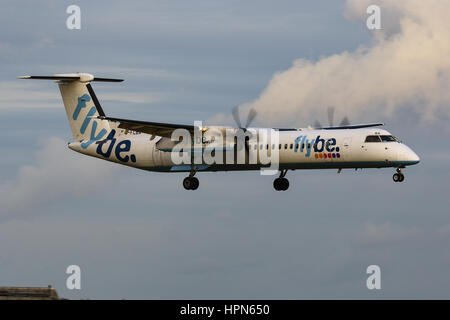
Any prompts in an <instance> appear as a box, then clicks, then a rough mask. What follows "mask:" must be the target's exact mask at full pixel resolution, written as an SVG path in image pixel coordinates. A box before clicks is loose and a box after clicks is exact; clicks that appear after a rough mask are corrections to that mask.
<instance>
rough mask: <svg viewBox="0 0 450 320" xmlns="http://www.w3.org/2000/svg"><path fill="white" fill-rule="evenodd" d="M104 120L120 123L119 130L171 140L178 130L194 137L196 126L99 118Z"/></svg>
mask: <svg viewBox="0 0 450 320" xmlns="http://www.w3.org/2000/svg"><path fill="white" fill-rule="evenodd" d="M98 118H99V119H102V120H108V121H112V122H118V123H119V128H121V129H126V130H133V131H139V132H143V133H147V134H151V135H156V136H160V137H166V138H170V137H171V136H172V132H173V131H175V130H176V129H186V130H188V131H189V132H190V133H191V135H192V136H193V135H194V129H195V127H194V126H190V125H183V124H174V123H161V122H149V121H140V120H128V119H120V118H112V117H104V116H100V117H98Z"/></svg>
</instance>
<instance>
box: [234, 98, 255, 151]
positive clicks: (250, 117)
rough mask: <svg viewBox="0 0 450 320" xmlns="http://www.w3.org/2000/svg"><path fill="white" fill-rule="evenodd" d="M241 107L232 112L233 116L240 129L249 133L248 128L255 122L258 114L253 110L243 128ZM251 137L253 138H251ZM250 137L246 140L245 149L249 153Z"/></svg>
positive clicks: (237, 106) (236, 107)
mask: <svg viewBox="0 0 450 320" xmlns="http://www.w3.org/2000/svg"><path fill="white" fill-rule="evenodd" d="M239 108H240V105H236V106H235V107H234V108H233V110H232V111H231V113H232V115H233V119H234V121H235V122H236V124H237V126H238V128H239V129H242V131H244V133H246V132H247V128H248V127H249V126H250V124H251V123H252V122H253V120H255V118H256V116H257V112H256V110H255V109H253V108H251V109H250V111H249V112H248V115H247V121H246V122H245V126H242V122H241V117H240V111H239ZM249 133H250V132H249ZM250 137H251V136H250ZM250 137H246V138H245V149H246V150H247V151H248V149H249V145H248V141H249V140H250Z"/></svg>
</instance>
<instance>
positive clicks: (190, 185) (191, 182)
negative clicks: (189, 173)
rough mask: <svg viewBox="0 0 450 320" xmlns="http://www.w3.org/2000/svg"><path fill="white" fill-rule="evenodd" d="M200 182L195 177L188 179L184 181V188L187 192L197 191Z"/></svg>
mask: <svg viewBox="0 0 450 320" xmlns="http://www.w3.org/2000/svg"><path fill="white" fill-rule="evenodd" d="M199 184H200V182H199V181H198V179H197V178H195V177H186V178H184V180H183V187H184V188H185V189H186V190H197V188H198V186H199Z"/></svg>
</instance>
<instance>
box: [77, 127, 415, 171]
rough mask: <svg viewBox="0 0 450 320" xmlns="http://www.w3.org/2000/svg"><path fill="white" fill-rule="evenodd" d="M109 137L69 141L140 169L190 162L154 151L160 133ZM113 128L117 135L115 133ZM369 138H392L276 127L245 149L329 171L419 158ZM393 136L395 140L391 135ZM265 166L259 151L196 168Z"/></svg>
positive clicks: (284, 163)
mask: <svg viewBox="0 0 450 320" xmlns="http://www.w3.org/2000/svg"><path fill="white" fill-rule="evenodd" d="M112 131H114V132H113V133H110V134H109V135H108V138H106V139H104V140H100V141H91V143H90V144H89V143H86V142H84V144H82V142H73V143H70V144H69V148H71V149H72V150H75V151H77V152H80V153H83V154H86V155H90V156H93V157H97V158H101V159H104V160H108V161H112V162H116V163H120V164H123V165H128V166H132V167H135V168H139V169H144V170H149V171H160V172H189V171H191V169H192V168H191V166H190V165H189V164H181V165H180V164H178V165H177V164H175V163H174V162H173V158H172V152H171V151H167V150H161V149H158V146H157V144H158V141H160V140H161V139H164V138H161V137H155V136H151V135H147V134H135V135H133V134H131V135H130V134H129V133H127V132H126V131H124V130H121V129H117V128H116V129H113V130H112ZM116 132H117V133H116ZM368 136H377V137H383V138H385V137H387V136H389V137H392V136H391V134H390V133H389V132H387V131H386V130H383V129H379V128H362V129H321V130H309V129H301V130H300V129H299V130H286V131H279V142H278V144H277V145H275V144H270V145H267V144H264V145H260V144H257V143H252V142H250V144H249V149H250V150H251V151H252V152H256V154H257V155H258V154H259V153H260V152H262V151H264V152H266V153H268V154H269V155H270V154H271V153H275V148H277V149H278V150H277V152H278V155H279V157H278V159H279V168H280V169H330V168H336V169H340V168H381V167H397V168H402V167H405V166H408V165H413V164H416V163H418V162H419V160H420V159H419V157H418V156H417V154H416V153H415V152H414V151H412V150H411V149H410V148H409V147H408V146H406V145H405V144H403V143H401V142H399V141H397V140H396V139H395V140H392V141H381V140H382V139H381V138H378V139H377V138H373V139H372V140H376V141H374V142H369V141H368V142H366V140H370V139H367V137H368ZM392 139H394V138H392ZM264 166H266V165H265V164H263V163H261V161H260V158H259V155H258V156H257V161H256V163H253V164H249V163H243V164H236V163H225V164H206V163H203V164H201V165H198V166H197V168H196V169H197V171H228V170H258V169H260V168H261V167H264Z"/></svg>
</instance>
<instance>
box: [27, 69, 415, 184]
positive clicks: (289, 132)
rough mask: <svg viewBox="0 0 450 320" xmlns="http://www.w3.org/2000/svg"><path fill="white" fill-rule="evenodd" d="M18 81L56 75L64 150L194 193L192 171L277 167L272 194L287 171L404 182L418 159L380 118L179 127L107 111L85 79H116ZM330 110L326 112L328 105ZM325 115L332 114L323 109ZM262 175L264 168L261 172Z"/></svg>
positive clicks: (69, 77)
mask: <svg viewBox="0 0 450 320" xmlns="http://www.w3.org/2000/svg"><path fill="white" fill-rule="evenodd" d="M19 79H42V80H54V81H55V82H56V83H57V84H58V86H59V89H60V91H61V95H62V99H63V103H64V106H65V109H66V113H67V118H68V120H69V124H70V128H71V130H72V135H73V142H70V143H69V144H68V147H69V148H70V149H72V150H74V151H77V152H80V153H82V154H85V155H89V156H92V157H96V158H100V159H103V160H107V161H112V162H116V163H119V164H122V165H127V166H131V167H135V168H138V169H143V170H147V171H157V172H189V176H188V177H186V178H185V179H184V180H183V187H184V188H185V189H186V190H196V189H197V188H198V187H199V180H198V179H197V178H196V177H195V174H196V173H197V172H204V171H205V172H206V171H231V170H262V171H261V172H263V171H265V170H266V171H267V172H272V173H273V172H276V174H279V177H278V178H276V179H275V180H274V182H273V186H274V188H275V190H277V191H285V190H287V189H288V188H289V181H288V180H287V179H286V177H285V176H286V173H287V172H288V170H297V169H337V170H338V173H340V172H341V170H342V169H358V168H387V167H391V168H395V170H396V172H395V173H394V175H393V180H394V181H395V182H402V181H404V174H403V173H402V169H404V168H405V167H406V166H410V165H414V164H417V163H419V161H420V159H419V157H418V156H417V154H416V153H415V152H414V151H413V150H411V149H410V148H409V147H408V146H407V145H406V144H404V143H402V142H400V141H399V140H398V139H397V138H395V137H394V136H393V135H392V134H390V133H389V132H388V131H386V130H383V129H380V128H378V127H379V126H381V125H383V124H382V123H369V124H359V125H350V124H349V123H348V120H347V119H346V118H345V119H344V120H343V121H342V122H341V124H340V125H339V126H333V125H332V121H330V126H328V127H324V126H321V125H320V124H319V123H316V125H315V126H314V127H311V126H309V127H307V128H250V127H249V125H250V123H251V121H252V120H253V119H254V118H255V116H256V112H255V111H254V110H250V113H249V116H248V119H247V123H246V125H244V126H242V125H241V122H240V118H239V110H238V108H235V109H233V116H234V119H235V121H236V123H237V125H238V128H233V127H225V126H203V125H202V124H201V122H200V123H194V125H179V124H173V123H159V122H148V121H142V120H128V119H121V118H113V117H108V116H106V114H105V112H104V111H103V108H102V106H101V105H100V102H99V100H98V99H97V97H96V95H95V93H94V90H93V88H92V86H91V82H95V81H103V82H121V81H123V80H121V79H110V78H98V77H94V76H93V75H91V74H88V73H73V74H55V75H53V76H22V77H19ZM329 111H330V110H329ZM329 116H330V112H329ZM263 174H264V173H263Z"/></svg>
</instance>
